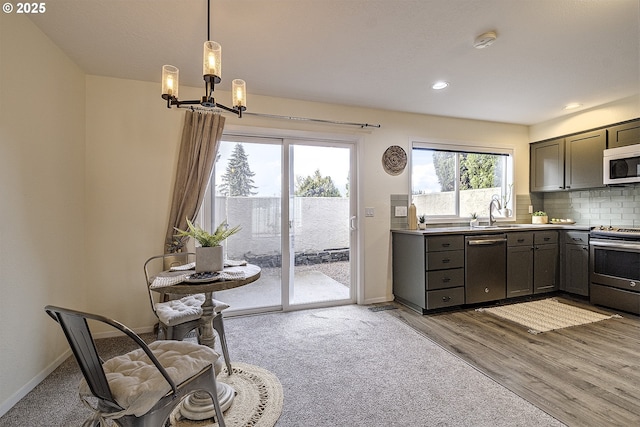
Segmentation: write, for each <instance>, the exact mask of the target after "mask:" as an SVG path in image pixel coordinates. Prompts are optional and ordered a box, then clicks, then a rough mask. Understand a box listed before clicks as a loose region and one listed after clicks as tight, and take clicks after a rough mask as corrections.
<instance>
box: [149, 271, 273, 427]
mask: <svg viewBox="0 0 640 427" xmlns="http://www.w3.org/2000/svg"><path fill="white" fill-rule="evenodd" d="M225 270H228V271H234V272H239V271H240V272H243V273H244V278H242V279H220V278H218V277H214V278H212V279H210V280H206V281H203V280H199V281H198V282H195V283H194V282H188V281H182V282H179V283H175V284H172V285H169V286H163V287H158V288H153V290H154V291H156V292H161V293H166V294H175V295H192V294H204V298H205V299H204V303H202V331H201V333H200V343H201V344H202V345H206V346H207V347H210V348H212V349H214V350H215V347H214V346H215V342H216V337H215V334H214V333H213V318H214V317H215V315H216V314H215V310H214V309H215V305H214V303H213V293H214V292H220V291H224V290H227V289H233V288H238V287H240V286H244V285H248V284H249V283H253V282H255V281H256V280H258V279H259V278H260V273H261V270H260V267H258V266H257V265H253V264H246V265H243V266H237V267H236V266H234V267H229V268H228V269H227V268H225ZM223 271H224V270H223ZM184 275H185V271H163V272H161V273H159V274H158V277H173V276H176V277H177V276H184ZM220 315H222V313H221V314H220ZM229 375H231V372H229ZM217 386H218V400H219V401H220V406H221V407H222V408H223V410H226V409H227V408H228V407H229V406H231V403H232V402H233V398H234V397H235V391H234V390H233V388H231V386H229V385H227V384H224V383H221V382H217ZM180 412H181V413H182V415H183V416H184V417H185V418H188V419H191V420H204V419H208V418H212V417H213V416H214V415H215V410H214V407H213V402H211V398H210V397H209V395H208V394H207V393H199V392H196V393H195V394H193V395H191V396H189V397H187V399H185V400H184V402H183V403H182V406H181V408H180Z"/></svg>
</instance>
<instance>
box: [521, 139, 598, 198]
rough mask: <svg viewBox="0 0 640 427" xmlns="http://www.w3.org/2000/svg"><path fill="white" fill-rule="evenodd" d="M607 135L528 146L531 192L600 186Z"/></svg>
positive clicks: (544, 142) (536, 143)
mask: <svg viewBox="0 0 640 427" xmlns="http://www.w3.org/2000/svg"><path fill="white" fill-rule="evenodd" d="M606 146H607V132H606V130H605V129H600V130H596V131H591V132H584V133H580V134H576V135H571V136H568V137H565V138H555V139H552V140H548V141H541V142H535V143H532V144H531V145H530V181H529V182H530V190H531V191H532V192H550V191H563V190H579V189H584V188H597V187H603V186H604V184H603V183H602V152H603V150H604V149H605V148H606Z"/></svg>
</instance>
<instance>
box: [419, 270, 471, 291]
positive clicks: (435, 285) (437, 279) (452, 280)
mask: <svg viewBox="0 0 640 427" xmlns="http://www.w3.org/2000/svg"><path fill="white" fill-rule="evenodd" d="M458 286H464V268H452V269H449V270H437V271H429V272H427V283H426V284H425V290H427V291H430V290H434V289H446V288H457V287H458Z"/></svg>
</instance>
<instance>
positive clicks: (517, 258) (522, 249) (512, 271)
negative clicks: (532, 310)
mask: <svg viewBox="0 0 640 427" xmlns="http://www.w3.org/2000/svg"><path fill="white" fill-rule="evenodd" d="M532 293H533V246H532V245H526V246H510V247H508V248H507V298H512V297H519V296H522V295H531V294H532Z"/></svg>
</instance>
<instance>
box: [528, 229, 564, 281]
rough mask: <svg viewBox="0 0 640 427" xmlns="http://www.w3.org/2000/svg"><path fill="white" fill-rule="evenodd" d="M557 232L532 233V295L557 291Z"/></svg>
mask: <svg viewBox="0 0 640 427" xmlns="http://www.w3.org/2000/svg"><path fill="white" fill-rule="evenodd" d="M558 288H559V286H558V232H557V231H536V232H534V233H533V293H534V294H539V293H544V292H551V291H556V290H558Z"/></svg>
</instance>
